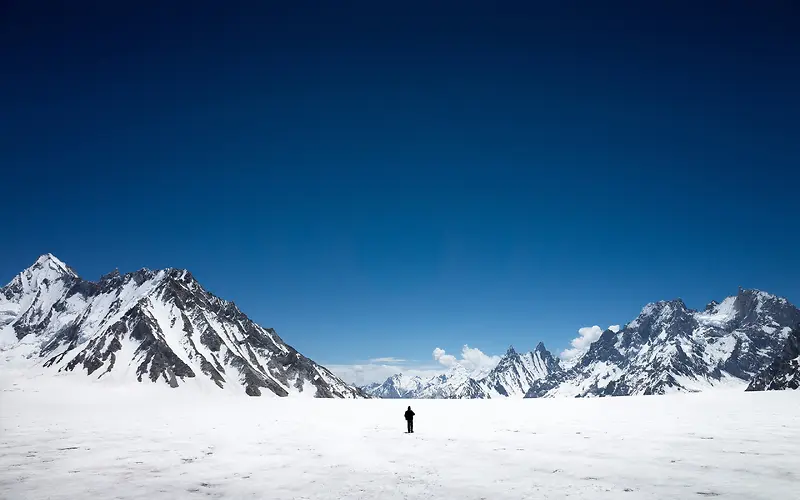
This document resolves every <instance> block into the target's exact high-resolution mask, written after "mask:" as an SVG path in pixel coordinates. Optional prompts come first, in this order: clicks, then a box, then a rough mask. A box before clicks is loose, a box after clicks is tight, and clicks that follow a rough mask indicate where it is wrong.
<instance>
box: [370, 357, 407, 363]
mask: <svg viewBox="0 0 800 500" xmlns="http://www.w3.org/2000/svg"><path fill="white" fill-rule="evenodd" d="M369 362H370V363H405V362H406V360H405V359H400V358H395V357H392V356H387V357H385V358H372V359H370V360H369Z"/></svg>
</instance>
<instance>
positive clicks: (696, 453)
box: [0, 377, 800, 500]
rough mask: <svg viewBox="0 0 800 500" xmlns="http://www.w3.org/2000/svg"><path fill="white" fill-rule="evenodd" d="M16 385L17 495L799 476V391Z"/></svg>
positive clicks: (629, 486)
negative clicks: (356, 391)
mask: <svg viewBox="0 0 800 500" xmlns="http://www.w3.org/2000/svg"><path fill="white" fill-rule="evenodd" d="M33 382H36V383H35V384H34V383H33ZM0 390H2V392H0V498H4V499H15V500H23V499H74V498H85V497H91V498H103V499H112V498H123V499H137V498H142V499H144V498H147V499H161V498H163V499H175V498H261V499H290V498H291V499H303V498H315V499H317V498H319V499H351V498H389V499H393V498H397V499H400V498H403V499H423V498H424V499H434V498H459V499H480V498H487V499H493V500H494V499H521V498H536V499H543V498H544V499H557V498H577V499H617V498H624V499H691V498H707V497H714V498H720V499H748V500H751V499H764V500H767V499H770V500H773V499H791V498H797V496H796V495H797V491H798V490H797V485H798V484H800V473H799V472H798V471H800V432H798V431H800V392H796V391H786V392H771V393H743V392H740V391H730V390H720V391H714V392H707V393H703V394H676V395H669V396H649V397H620V398H603V399H532V400H517V399H508V400H366V401H364V400H309V399H305V398H277V397H264V398H247V397H244V396H240V395H238V394H236V395H233V394H230V393H227V392H225V391H219V393H218V394H217V393H209V392H207V391H202V392H200V391H194V390H191V389H186V388H183V389H178V390H173V389H170V388H168V387H161V386H150V385H146V384H141V385H133V386H124V385H121V386H118V387H115V386H87V385H85V384H80V383H78V382H77V381H76V380H74V379H71V378H63V379H58V378H52V379H51V378H47V379H45V378H43V377H38V378H36V379H33V380H20V379H9V378H5V379H3V378H0ZM409 404H410V405H411V406H412V408H413V409H414V411H415V412H416V414H417V417H416V419H415V430H416V433H415V434H411V435H409V434H405V433H404V430H405V422H404V421H403V412H404V411H405V409H406V406H407V405H409Z"/></svg>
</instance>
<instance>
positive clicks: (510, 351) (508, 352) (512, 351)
mask: <svg viewBox="0 0 800 500" xmlns="http://www.w3.org/2000/svg"><path fill="white" fill-rule="evenodd" d="M505 355H506V357H511V356H518V355H519V354H517V351H516V349H514V346H513V345H510V346H508V349H506V354H505Z"/></svg>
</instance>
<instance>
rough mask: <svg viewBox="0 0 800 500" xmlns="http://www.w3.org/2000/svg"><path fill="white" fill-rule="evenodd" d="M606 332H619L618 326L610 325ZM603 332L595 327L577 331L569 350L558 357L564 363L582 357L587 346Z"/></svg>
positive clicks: (587, 348)
mask: <svg viewBox="0 0 800 500" xmlns="http://www.w3.org/2000/svg"><path fill="white" fill-rule="evenodd" d="M606 330H611V331H613V332H614V333H616V332H618V331H619V325H611V326H609V327H608V328H607V329H606ZM604 331H605V330H603V329H602V328H600V327H599V326H597V325H594V326H585V327H583V328H580V329H579V330H578V336H577V337H575V338H574V339H572V341H571V342H570V344H571V345H572V348H571V349H565V350H564V351H562V352H561V354H560V355H559V356H560V357H561V359H563V360H564V361H571V360H573V359H575V358H577V357H578V356H580V355H582V354H583V353H585V352H586V351H588V350H589V346H590V345H592V344H593V343H594V342H596V341H597V339H599V338H600V336H601V335H602V334H603V332H604Z"/></svg>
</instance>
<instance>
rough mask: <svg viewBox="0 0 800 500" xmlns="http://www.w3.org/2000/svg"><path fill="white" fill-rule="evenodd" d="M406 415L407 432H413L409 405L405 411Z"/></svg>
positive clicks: (412, 415) (412, 413) (412, 419)
mask: <svg viewBox="0 0 800 500" xmlns="http://www.w3.org/2000/svg"><path fill="white" fill-rule="evenodd" d="M405 416H406V424H408V433H409V434H411V433H413V432H414V412H413V411H411V407H410V406H409V407H408V410H406V413H405Z"/></svg>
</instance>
